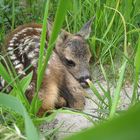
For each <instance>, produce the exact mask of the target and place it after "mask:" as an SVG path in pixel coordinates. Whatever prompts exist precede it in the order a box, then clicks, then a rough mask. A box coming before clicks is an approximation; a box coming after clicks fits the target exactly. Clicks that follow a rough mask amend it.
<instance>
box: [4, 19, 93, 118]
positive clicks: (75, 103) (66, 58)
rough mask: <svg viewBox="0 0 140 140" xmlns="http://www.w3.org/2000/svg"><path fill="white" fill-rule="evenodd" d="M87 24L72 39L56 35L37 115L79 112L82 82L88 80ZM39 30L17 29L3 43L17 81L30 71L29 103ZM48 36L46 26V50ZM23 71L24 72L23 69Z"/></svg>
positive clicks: (64, 34)
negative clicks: (52, 111)
mask: <svg viewBox="0 0 140 140" xmlns="http://www.w3.org/2000/svg"><path fill="white" fill-rule="evenodd" d="M90 26H91V21H90V22H88V23H87V24H86V25H85V26H84V27H83V28H82V29H81V31H80V32H79V33H77V34H76V35H72V34H70V33H68V32H66V31H63V30H62V32H61V33H60V35H59V37H58V39H57V41H56V44H55V49H54V50H53V52H52V55H51V58H50V60H49V62H48V67H47V69H46V71H45V75H44V77H43V81H42V85H41V88H40V91H39V98H40V99H41V100H42V107H41V108H40V111H39V114H41V115H42V114H43V113H44V112H45V111H46V110H50V109H54V108H55V107H63V106H68V107H71V108H75V109H83V107H84V104H85V97H84V89H83V87H82V86H85V85H86V80H87V79H89V78H90V73H89V60H90V57H91V54H90V50H89V47H88V45H87V44H86V41H85V39H84V37H86V36H88V35H89V33H90ZM41 31H42V26H41V25H38V24H28V25H25V26H21V27H18V28H17V29H16V30H15V31H13V32H12V33H11V34H10V35H9V36H8V37H7V40H6V44H5V47H6V52H8V56H9V58H10V60H11V62H12V64H13V66H14V68H15V70H16V72H17V74H20V75H21V77H23V76H25V75H27V74H28V73H29V72H31V71H33V78H32V82H31V84H30V87H29V89H28V90H27V92H26V95H27V98H28V99H29V100H32V97H33V94H34V89H35V85H36V75H37V61H38V57H39V47H40V37H41ZM50 34H51V29H50V28H49V26H48V31H47V37H46V46H45V48H47V43H48V40H49V36H50ZM27 67H29V68H28V70H27V71H24V70H25V68H27Z"/></svg>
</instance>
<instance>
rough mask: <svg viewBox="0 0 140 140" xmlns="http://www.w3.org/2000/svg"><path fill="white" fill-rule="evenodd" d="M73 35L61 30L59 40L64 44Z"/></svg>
mask: <svg viewBox="0 0 140 140" xmlns="http://www.w3.org/2000/svg"><path fill="white" fill-rule="evenodd" d="M70 35H71V34H70V33H69V32H67V31H64V30H61V33H60V35H59V39H61V40H62V41H63V42H64V41H65V40H67V38H68V37H69V36H70Z"/></svg>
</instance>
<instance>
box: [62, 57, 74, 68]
mask: <svg viewBox="0 0 140 140" xmlns="http://www.w3.org/2000/svg"><path fill="white" fill-rule="evenodd" d="M65 64H66V65H68V66H70V67H75V65H76V64H75V62H74V61H72V60H68V59H66V58H65Z"/></svg>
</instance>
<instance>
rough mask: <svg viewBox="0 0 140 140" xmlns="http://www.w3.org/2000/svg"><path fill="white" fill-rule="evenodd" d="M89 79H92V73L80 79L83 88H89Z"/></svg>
mask: <svg viewBox="0 0 140 140" xmlns="http://www.w3.org/2000/svg"><path fill="white" fill-rule="evenodd" d="M87 80H91V76H90V75H85V76H82V77H81V78H80V79H79V83H80V84H81V86H82V87H83V88H87V87H88V83H87Z"/></svg>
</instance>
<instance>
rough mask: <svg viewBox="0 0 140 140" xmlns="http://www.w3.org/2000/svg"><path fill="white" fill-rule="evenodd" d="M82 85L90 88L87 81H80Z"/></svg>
mask: <svg viewBox="0 0 140 140" xmlns="http://www.w3.org/2000/svg"><path fill="white" fill-rule="evenodd" d="M80 85H81V86H82V87H83V88H88V87H89V85H88V83H87V82H80Z"/></svg>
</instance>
